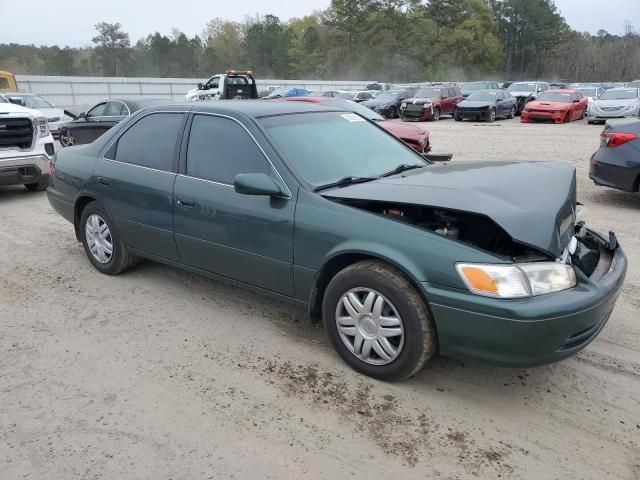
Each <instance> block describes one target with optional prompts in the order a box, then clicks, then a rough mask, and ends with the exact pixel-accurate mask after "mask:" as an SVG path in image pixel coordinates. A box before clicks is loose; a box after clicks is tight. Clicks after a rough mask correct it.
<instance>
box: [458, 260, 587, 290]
mask: <svg viewBox="0 0 640 480" xmlns="http://www.w3.org/2000/svg"><path fill="white" fill-rule="evenodd" d="M456 270H457V271H458V275H460V278H462V281H463V282H464V283H465V285H466V286H467V288H469V290H470V291H471V292H473V293H475V294H477V295H483V296H485V297H495V298H526V297H535V296H538V295H544V294H546V293H553V292H559V291H561V290H566V289H568V288H572V287H575V286H576V274H575V271H574V270H573V267H571V265H566V264H564V263H554V262H534V263H518V264H498V265H490V264H472V263H458V264H456Z"/></svg>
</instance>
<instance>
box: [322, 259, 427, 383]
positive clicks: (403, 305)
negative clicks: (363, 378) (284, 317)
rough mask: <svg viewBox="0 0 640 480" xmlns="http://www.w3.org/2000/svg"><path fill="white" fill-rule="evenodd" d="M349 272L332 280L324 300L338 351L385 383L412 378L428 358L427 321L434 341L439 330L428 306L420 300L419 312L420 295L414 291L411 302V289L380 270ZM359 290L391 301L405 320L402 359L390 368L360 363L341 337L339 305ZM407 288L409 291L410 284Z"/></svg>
mask: <svg viewBox="0 0 640 480" xmlns="http://www.w3.org/2000/svg"><path fill="white" fill-rule="evenodd" d="M347 270H348V271H343V272H340V273H339V274H338V275H336V276H335V277H334V278H333V279H332V280H331V282H330V283H329V286H328V287H327V290H326V292H325V296H324V299H323V305H322V312H323V320H324V323H325V328H326V329H327V332H328V334H329V338H330V339H331V342H332V343H333V346H334V348H335V349H336V351H337V352H338V354H339V355H340V356H341V357H342V359H343V360H344V361H345V362H346V363H347V364H348V365H349V366H351V367H352V368H353V369H355V370H356V371H358V372H360V373H363V374H365V375H368V376H370V377H374V378H377V379H379V380H385V381H397V380H402V379H404V378H407V377H408V376H411V375H412V374H413V373H415V371H416V365H417V364H418V363H420V362H422V361H424V360H421V359H423V357H424V355H425V352H424V345H425V341H426V339H425V334H424V326H423V320H422V318H423V317H424V318H426V320H427V323H428V324H429V325H428V328H432V329H434V330H433V333H434V335H433V336H432V338H435V327H433V324H432V322H431V321H430V317H429V313H428V308H427V306H426V305H425V304H424V302H423V300H422V299H421V298H420V299H419V301H420V305H418V308H422V312H420V311H417V309H416V308H414V300H415V298H416V297H419V295H417V292H415V291H414V292H413V293H414V297H413V298H411V294H410V293H409V292H408V291H407V290H408V289H407V288H403V287H401V286H400V285H398V284H396V283H394V282H393V281H390V280H391V278H390V276H389V275H381V274H380V273H379V272H378V271H377V270H376V269H364V268H362V269H354V270H350V269H347ZM357 287H364V288H370V289H372V290H375V291H377V292H379V293H381V294H382V295H384V296H385V297H387V298H388V299H389V301H391V303H393V305H394V306H395V307H396V310H397V311H398V314H399V315H400V317H401V319H402V323H403V328H404V346H403V348H402V352H400V355H399V356H398V358H397V359H396V360H394V361H393V362H391V363H389V364H387V365H371V364H368V363H366V362H363V361H362V360H360V359H358V358H357V357H356V356H355V355H354V354H353V353H351V351H350V350H349V349H348V348H347V347H346V345H345V344H344V342H343V341H342V339H341V338H340V334H339V333H338V328H337V325H336V322H335V311H336V307H337V305H338V302H339V301H340V298H341V297H342V295H344V293H346V292H347V291H349V290H351V289H352V288H357ZM404 287H406V282H405V285H404ZM433 343H434V344H433V345H431V352H430V353H429V356H431V354H432V353H433V350H434V349H435V342H433Z"/></svg>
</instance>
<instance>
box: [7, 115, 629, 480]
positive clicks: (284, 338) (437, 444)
mask: <svg viewBox="0 0 640 480" xmlns="http://www.w3.org/2000/svg"><path fill="white" fill-rule="evenodd" d="M427 128H429V129H430V130H431V132H432V141H433V144H434V146H435V150H436V151H439V152H453V153H454V154H455V157H454V158H455V159H465V160H467V159H472V160H473V159H477V160H482V159H504V160H507V159H531V160H559V161H563V162H568V163H571V164H572V165H575V166H576V168H577V170H578V186H579V200H580V201H581V202H583V203H584V204H585V205H586V206H587V207H588V217H587V219H588V221H589V223H590V225H591V226H593V227H595V228H598V229H601V230H605V231H607V230H608V229H613V230H615V231H616V232H617V234H618V238H619V240H620V242H621V244H622V245H623V246H624V248H625V250H626V252H627V254H628V257H629V260H630V265H629V273H628V277H627V281H626V284H625V286H624V292H623V294H622V296H621V298H620V300H619V302H618V305H617V307H616V309H615V311H614V312H613V315H612V317H611V320H610V321H609V323H608V325H607V327H606V328H605V330H604V331H603V332H602V334H601V335H600V336H599V337H598V339H597V340H596V341H594V342H593V343H592V344H591V345H590V346H589V347H588V348H587V349H586V350H585V351H584V352H582V353H580V354H579V355H577V356H575V357H573V358H571V359H568V360H566V361H563V362H561V363H558V364H555V365H550V366H545V367H541V368H535V369H529V370H512V369H503V368H495V367H491V366H488V365H484V364H468V363H460V362H458V361H455V360H451V359H447V358H442V357H436V358H435V359H434V360H433V361H432V363H431V364H430V365H429V366H428V367H427V368H426V369H425V370H423V371H422V372H421V373H419V374H418V375H417V376H416V377H414V378H412V379H411V380H409V381H406V382H403V383H399V384H385V383H381V382H377V381H374V380H371V379H368V378H365V377H363V376H360V375H358V374H356V373H354V372H353V371H351V370H349V369H348V368H347V367H345V366H344V365H343V363H342V362H341V361H340V360H339V358H338V357H337V355H336V354H335V353H334V352H333V350H332V348H331V346H330V344H329V342H328V340H327V338H326V336H325V332H324V331H323V328H322V327H321V326H311V325H309V324H308V323H307V321H306V318H305V312H304V311H302V310H298V309H295V308H292V307H291V306H288V305H285V304H282V303H278V302H274V301H272V300H270V299H267V298H264V297H262V296H259V295H256V294H253V293H250V292H247V291H244V290H241V289H238V288H234V287H230V286H227V285H224V284H222V283H218V282H215V281H211V280H208V279H205V278H201V277H198V276H195V275H192V274H189V273H185V272H183V271H179V270H176V269H173V268H169V267H166V266H162V265H158V264H154V263H151V262H145V263H143V264H141V265H140V266H139V267H138V268H137V269H135V270H134V271H132V272H130V273H127V274H124V275H121V276H119V277H108V276H104V275H101V274H99V273H98V272H97V271H96V270H94V269H93V268H92V267H91V265H90V264H89V262H88V260H87V259H86V258H85V256H84V252H83V250H82V247H81V245H80V244H79V243H77V242H76V241H75V238H74V235H73V232H72V228H71V225H70V224H68V223H66V222H65V221H64V220H63V219H62V218H61V217H59V216H58V215H57V214H55V213H54V212H53V211H52V209H51V208H50V206H49V204H48V202H47V200H46V196H45V194H42V193H29V192H27V191H26V190H24V189H23V188H18V187H16V188H4V189H1V190H0V355H1V358H2V362H1V363H0V478H1V479H2V480H10V479H11V480H12V479H19V478H30V479H34V478H37V479H76V478H78V479H119V480H120V479H154V480H157V479H185V480H186V479H189V480H192V479H210V478H215V479H228V478H241V479H245V478H247V479H248V478H251V479H257V478H273V479H282V478H302V477H303V476H304V477H307V478H328V479H329V478H330V479H336V478H365V477H368V478H387V477H393V478H401V479H413V478H416V479H425V478H444V479H454V478H455V479H463V478H464V479H466V478H483V479H495V478H499V477H502V478H531V479H534V478H535V479H540V478H544V479H552V478H576V479H577V478H581V479H598V480H601V479H637V478H640V454H639V452H640V401H639V399H640V355H639V350H640V347H639V345H640V324H639V321H638V314H639V312H640V299H639V295H638V292H639V291H640V290H639V286H640V276H639V273H638V272H640V222H638V218H639V217H638V213H639V211H640V196H639V195H630V194H624V193H621V192H617V191H613V190H608V189H605V188H598V187H595V186H594V185H593V184H592V183H591V182H590V181H589V179H588V176H587V173H588V158H589V156H590V154H591V153H592V152H593V151H594V150H595V149H596V147H597V145H598V135H599V132H600V131H601V128H602V127H591V126H587V125H586V123H583V122H580V123H573V124H569V125H521V124H520V123H518V122H517V120H516V121H498V122H496V123H495V124H492V125H484V124H475V123H470V122H465V123H464V124H460V123H455V122H453V121H452V120H451V119H448V118H447V119H443V120H441V121H440V122H438V123H437V124H427ZM454 161H455V160H454ZM523 194H528V195H543V194H544V192H523Z"/></svg>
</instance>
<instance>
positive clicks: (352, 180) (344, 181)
mask: <svg viewBox="0 0 640 480" xmlns="http://www.w3.org/2000/svg"><path fill="white" fill-rule="evenodd" d="M372 180H376V178H374V177H351V176H350V177H342V178H341V179H340V180H338V181H335V182H331V183H327V184H326V185H320V186H319V187H316V188H314V189H313V191H314V192H319V191H321V190H327V189H328V188H334V187H343V186H345V185H354V184H356V183H364V182H370V181H372Z"/></svg>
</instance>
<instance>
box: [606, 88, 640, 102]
mask: <svg viewBox="0 0 640 480" xmlns="http://www.w3.org/2000/svg"><path fill="white" fill-rule="evenodd" d="M634 98H638V89H637V88H630V89H628V90H607V91H605V92H604V93H603V94H602V95H600V96H599V97H598V100H632V99H634Z"/></svg>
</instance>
